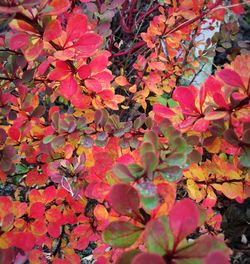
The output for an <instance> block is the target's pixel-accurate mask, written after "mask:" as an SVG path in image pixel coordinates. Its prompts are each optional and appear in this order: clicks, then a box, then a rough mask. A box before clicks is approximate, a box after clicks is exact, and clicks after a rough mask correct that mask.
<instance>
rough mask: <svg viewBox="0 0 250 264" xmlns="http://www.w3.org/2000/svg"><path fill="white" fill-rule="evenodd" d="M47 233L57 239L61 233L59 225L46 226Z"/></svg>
mask: <svg viewBox="0 0 250 264" xmlns="http://www.w3.org/2000/svg"><path fill="white" fill-rule="evenodd" d="M48 233H49V235H50V236H52V237H53V238H58V237H59V236H60V233H61V228H60V224H58V223H49V225H48Z"/></svg>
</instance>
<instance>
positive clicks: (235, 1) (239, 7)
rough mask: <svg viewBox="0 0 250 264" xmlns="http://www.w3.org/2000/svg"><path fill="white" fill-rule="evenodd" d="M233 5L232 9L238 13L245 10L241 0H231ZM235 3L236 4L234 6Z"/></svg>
mask: <svg viewBox="0 0 250 264" xmlns="http://www.w3.org/2000/svg"><path fill="white" fill-rule="evenodd" d="M231 4H232V7H230V9H231V10H232V11H233V12H234V13H235V14H236V15H240V14H242V13H244V12H245V10H244V7H243V3H240V1H239V0H231ZM234 5H235V6H234Z"/></svg>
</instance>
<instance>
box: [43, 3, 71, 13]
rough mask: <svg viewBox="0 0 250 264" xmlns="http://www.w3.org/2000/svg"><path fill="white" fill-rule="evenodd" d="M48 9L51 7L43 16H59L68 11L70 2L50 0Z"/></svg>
mask: <svg viewBox="0 0 250 264" xmlns="http://www.w3.org/2000/svg"><path fill="white" fill-rule="evenodd" d="M49 7H51V8H52V10H51V11H47V12H44V13H43V15H45V16H49V15H50V16H54V15H60V14H62V13H63V12H65V11H67V10H68V8H69V7H70V2H69V1H68V0H52V1H51V2H50V4H49Z"/></svg>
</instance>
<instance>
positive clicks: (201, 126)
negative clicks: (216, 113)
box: [193, 118, 209, 132]
mask: <svg viewBox="0 0 250 264" xmlns="http://www.w3.org/2000/svg"><path fill="white" fill-rule="evenodd" d="M208 126H209V121H207V120H205V119H204V118H199V119H198V120H197V121H196V122H195V123H194V125H193V130H194V131H198V132H205V131H206V130H207V129H208Z"/></svg>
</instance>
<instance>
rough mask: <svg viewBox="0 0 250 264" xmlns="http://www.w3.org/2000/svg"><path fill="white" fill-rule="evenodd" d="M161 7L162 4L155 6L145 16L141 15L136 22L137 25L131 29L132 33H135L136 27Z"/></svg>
mask: <svg viewBox="0 0 250 264" xmlns="http://www.w3.org/2000/svg"><path fill="white" fill-rule="evenodd" d="M160 6H161V5H160V4H156V5H155V6H153V7H151V8H150V9H149V10H148V12H146V13H145V14H143V15H141V16H140V17H139V18H138V19H137V20H136V21H135V24H134V25H133V26H132V27H131V31H133V30H134V29H135V27H136V26H137V25H138V24H139V23H141V21H142V20H143V19H144V18H145V17H147V16H148V15H150V14H151V13H152V12H154V11H155V10H156V9H158V8H159V7H160Z"/></svg>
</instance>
